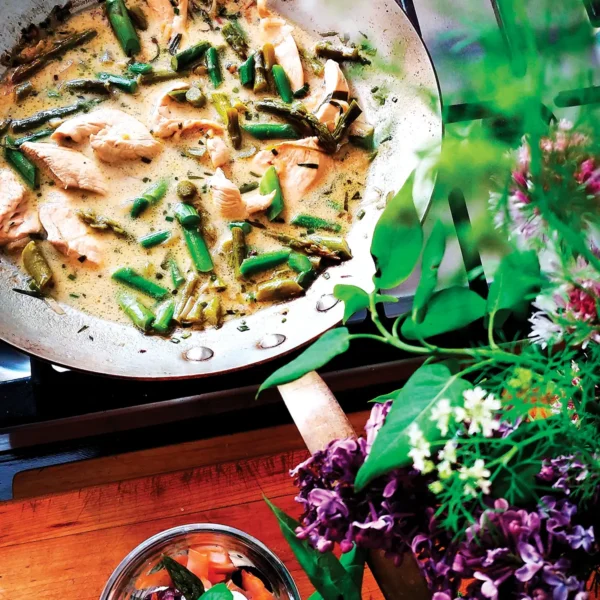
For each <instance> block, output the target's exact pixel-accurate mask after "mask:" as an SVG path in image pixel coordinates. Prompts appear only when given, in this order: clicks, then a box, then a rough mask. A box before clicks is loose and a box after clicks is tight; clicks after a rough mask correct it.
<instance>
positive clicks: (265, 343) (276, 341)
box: [257, 333, 286, 350]
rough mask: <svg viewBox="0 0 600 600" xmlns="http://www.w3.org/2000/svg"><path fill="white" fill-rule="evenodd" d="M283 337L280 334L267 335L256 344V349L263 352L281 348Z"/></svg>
mask: <svg viewBox="0 0 600 600" xmlns="http://www.w3.org/2000/svg"><path fill="white" fill-rule="evenodd" d="M285 339H286V338H285V335H281V333H267V335H265V337H264V338H263V339H262V340H260V342H258V344H257V345H258V347H259V348H262V349H263V350H267V349H268V348H276V347H277V346H281V344H283V342H285Z"/></svg>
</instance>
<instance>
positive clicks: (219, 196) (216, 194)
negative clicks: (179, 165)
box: [210, 169, 276, 220]
mask: <svg viewBox="0 0 600 600" xmlns="http://www.w3.org/2000/svg"><path fill="white" fill-rule="evenodd" d="M210 187H211V190H212V197H213V201H214V203H215V206H216V207H217V208H218V210H219V214H220V215H221V216H222V217H223V218H225V219H230V220H236V219H247V218H248V217H249V216H250V215H251V214H254V213H256V212H260V211H262V210H267V208H269V206H271V204H272V202H273V199H274V198H275V194H276V192H272V193H270V194H269V195H267V196H262V195H261V194H260V192H254V193H250V194H244V195H243V196H242V194H241V192H240V190H239V188H238V186H237V185H235V183H233V182H232V181H230V180H229V179H227V177H225V173H223V171H222V169H217V172H216V173H215V174H214V175H213V177H212V178H211V181H210Z"/></svg>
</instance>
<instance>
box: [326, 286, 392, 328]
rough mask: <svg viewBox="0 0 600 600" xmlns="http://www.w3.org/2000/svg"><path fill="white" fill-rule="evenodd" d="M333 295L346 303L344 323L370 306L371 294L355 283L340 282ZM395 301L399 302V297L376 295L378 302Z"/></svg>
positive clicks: (388, 302) (387, 302)
mask: <svg viewBox="0 0 600 600" xmlns="http://www.w3.org/2000/svg"><path fill="white" fill-rule="evenodd" d="M333 295H334V296H335V297H336V298H337V299H338V300H341V301H342V302H343V303H344V321H343V322H344V323H346V322H347V321H348V319H349V318H350V317H352V315H355V314H356V313H357V312H359V311H361V310H365V309H366V308H369V294H367V292H365V291H364V290H362V289H361V288H359V287H356V286H355V285H345V284H343V283H342V284H338V285H336V286H335V287H334V288H333ZM394 302H398V298H396V297H394V296H388V295H385V294H377V296H376V297H375V303H376V304H380V303H386V304H390V303H394Z"/></svg>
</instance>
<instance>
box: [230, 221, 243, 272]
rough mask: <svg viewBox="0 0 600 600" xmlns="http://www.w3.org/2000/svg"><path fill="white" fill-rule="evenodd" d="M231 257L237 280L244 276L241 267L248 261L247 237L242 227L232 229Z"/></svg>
mask: <svg viewBox="0 0 600 600" xmlns="http://www.w3.org/2000/svg"><path fill="white" fill-rule="evenodd" d="M231 241H232V245H231V256H232V258H233V270H234V272H235V276H236V278H237V279H240V277H241V276H242V274H241V272H240V267H241V265H242V263H243V262H244V260H245V259H246V252H247V248H246V236H245V233H244V229H243V228H242V227H231Z"/></svg>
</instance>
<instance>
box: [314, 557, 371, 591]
mask: <svg viewBox="0 0 600 600" xmlns="http://www.w3.org/2000/svg"><path fill="white" fill-rule="evenodd" d="M365 560H366V556H365V553H364V550H361V549H359V548H358V547H357V546H354V547H353V548H352V550H350V552H346V553H345V554H342V556H341V557H340V562H341V563H342V567H344V569H346V572H347V573H348V574H349V575H350V577H352V581H354V584H355V585H356V587H357V588H358V589H359V590H362V582H363V576H364V574H365ZM308 600H323V596H321V594H319V592H315V593H314V594H312V595H311V596H309V597H308Z"/></svg>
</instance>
